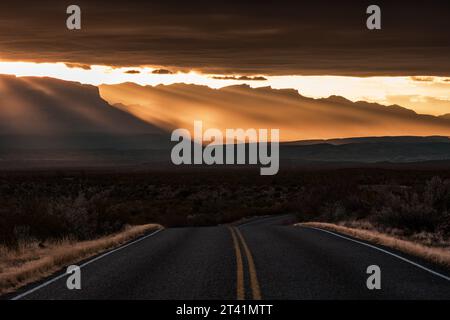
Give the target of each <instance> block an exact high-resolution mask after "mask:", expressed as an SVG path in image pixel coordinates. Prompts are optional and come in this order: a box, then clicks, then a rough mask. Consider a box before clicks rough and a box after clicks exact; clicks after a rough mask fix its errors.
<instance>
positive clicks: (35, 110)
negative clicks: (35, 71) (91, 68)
mask: <svg viewBox="0 0 450 320" xmlns="http://www.w3.org/2000/svg"><path fill="white" fill-rule="evenodd" d="M0 99H1V100H0V148H3V149H11V148H16V149H21V148H22V149H27V148H31V149H36V148H38V149H47V148H53V149H55V148H58V149H70V148H78V149H85V148H116V147H131V148H133V146H134V147H139V148H142V146H148V145H149V143H150V142H151V143H153V144H155V143H158V142H159V141H160V140H161V139H160V137H161V135H163V134H164V131H163V130H161V129H160V128H158V127H156V126H154V125H152V124H149V123H147V122H145V121H143V120H141V119H138V118H136V117H135V116H134V115H132V114H130V113H128V112H125V111H123V110H120V109H119V108H117V107H114V106H111V105H110V104H108V103H107V102H106V101H104V100H103V99H102V98H101V97H100V95H99V92H98V88H97V87H95V86H90V85H82V84H80V83H76V82H68V81H62V80H57V79H52V78H38V77H23V78H16V77H14V76H4V75H1V76H0ZM164 141H165V142H166V144H167V139H165V140H164Z"/></svg>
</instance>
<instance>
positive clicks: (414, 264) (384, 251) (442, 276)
mask: <svg viewBox="0 0 450 320" xmlns="http://www.w3.org/2000/svg"><path fill="white" fill-rule="evenodd" d="M303 228H309V229H314V230H319V231H322V232H326V233H329V234H332V235H334V236H336V237H339V238H343V239H346V240H348V241H352V242H356V243H359V244H362V245H363V246H366V247H369V248H372V249H375V250H378V251H381V252H383V253H386V254H388V255H390V256H393V257H395V258H398V259H400V260H402V261H404V262H407V263H409V264H412V265H413V266H415V267H417V268H420V269H422V270H425V271H427V272H429V273H431V274H434V275H435V276H438V277H441V278H442V279H445V280H447V281H450V277H448V276H446V275H443V274H441V273H439V272H436V271H434V270H431V269H429V268H427V267H425V266H422V265H421V264H418V263H416V262H414V261H411V260H409V259H407V258H404V257H402V256H399V255H398V254H395V253H392V252H390V251H387V250H384V249H381V248H379V247H377V246H374V245H371V244H368V243H365V242H362V241H358V240H355V239H352V238H349V237H346V236H343V235H340V234H338V233H334V232H332V231H328V230H325V229H321V228H316V227H309V226H303Z"/></svg>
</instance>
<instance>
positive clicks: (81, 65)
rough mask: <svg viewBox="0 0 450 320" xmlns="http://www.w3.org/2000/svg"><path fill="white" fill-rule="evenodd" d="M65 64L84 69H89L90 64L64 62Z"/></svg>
mask: <svg viewBox="0 0 450 320" xmlns="http://www.w3.org/2000/svg"><path fill="white" fill-rule="evenodd" d="M65 65H66V66H67V67H69V68H80V69H84V70H91V66H90V65H88V64H81V63H65Z"/></svg>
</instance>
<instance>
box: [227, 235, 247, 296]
mask: <svg viewBox="0 0 450 320" xmlns="http://www.w3.org/2000/svg"><path fill="white" fill-rule="evenodd" d="M229 229H230V232H231V236H232V238H233V243H234V250H235V251H236V265H237V278H236V290H237V291H236V293H237V299H238V300H245V288H244V266H243V264H242V254H241V248H240V247H239V240H238V239H237V237H236V234H235V231H234V229H233V228H229Z"/></svg>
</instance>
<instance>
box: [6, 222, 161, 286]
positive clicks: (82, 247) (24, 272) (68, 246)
mask: <svg viewBox="0 0 450 320" xmlns="http://www.w3.org/2000/svg"><path fill="white" fill-rule="evenodd" d="M160 227H161V226H159V225H156V224H146V225H140V226H130V227H127V228H126V229H125V230H123V231H121V232H118V233H115V234H112V235H109V236H106V237H102V238H99V239H95V240H90V241H81V242H76V241H72V240H69V239H66V240H61V241H57V242H51V243H47V244H45V247H43V248H42V246H39V245H38V243H22V244H21V245H20V246H19V249H18V250H11V249H7V248H6V247H1V246H0V294H5V293H7V292H11V291H13V290H15V289H17V288H19V287H21V286H23V285H25V284H28V283H31V282H34V281H36V280H39V279H41V278H43V277H46V276H49V275H51V274H52V273H54V272H56V271H58V270H60V269H61V268H63V267H65V266H67V265H70V264H73V263H76V262H78V261H81V260H84V259H86V258H89V257H91V256H94V255H96V254H98V253H100V252H102V251H105V250H108V249H112V248H114V247H118V246H120V245H122V244H124V243H126V242H128V241H130V240H132V239H134V238H136V237H138V236H140V235H143V234H144V233H146V232H149V231H151V230H156V229H158V228H160Z"/></svg>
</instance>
